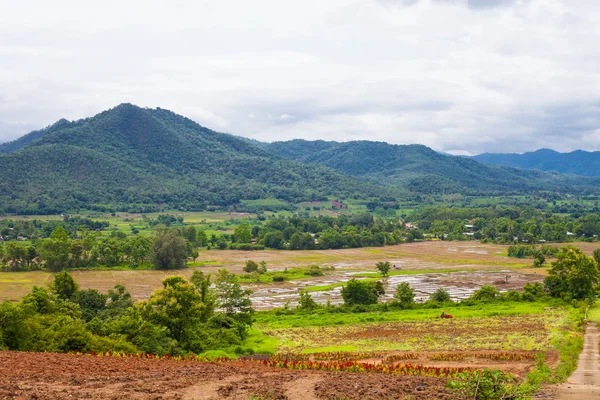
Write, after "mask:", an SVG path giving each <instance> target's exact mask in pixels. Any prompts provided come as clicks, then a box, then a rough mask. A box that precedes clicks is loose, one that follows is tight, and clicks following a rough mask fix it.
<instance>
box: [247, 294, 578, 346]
mask: <svg viewBox="0 0 600 400" xmlns="http://www.w3.org/2000/svg"><path fill="white" fill-rule="evenodd" d="M447 310H448V312H451V313H452V314H453V315H454V319H451V320H442V319H439V318H438V317H439V314H440V310H438V309H418V310H404V311H394V312H380V313H375V312H371V313H360V314H312V315H310V317H308V316H307V315H275V314H274V313H272V312H266V313H259V314H257V317H256V325H255V326H256V328H257V329H259V330H261V331H262V332H264V333H265V334H267V335H269V336H272V337H274V338H276V339H277V340H278V342H279V347H280V348H286V349H292V350H294V351H297V352H305V353H314V352H337V351H351V352H356V351H361V352H365V351H451V350H452V351H457V350H460V351H472V350H473V351H474V350H478V351H481V350H503V351H509V350H510V351H512V350H526V351H547V350H552V349H554V348H556V347H557V346H558V345H559V343H558V342H559V341H560V339H561V338H562V336H563V335H564V333H565V332H568V331H574V329H575V328H574V326H575V325H574V323H573V321H574V319H575V318H576V316H577V315H578V314H577V313H578V312H577V311H573V310H568V309H566V308H564V307H553V306H551V305H549V304H544V303H496V304H487V305H482V306H477V307H455V308H449V309H447Z"/></svg>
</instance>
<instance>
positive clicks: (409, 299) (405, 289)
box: [394, 282, 415, 308]
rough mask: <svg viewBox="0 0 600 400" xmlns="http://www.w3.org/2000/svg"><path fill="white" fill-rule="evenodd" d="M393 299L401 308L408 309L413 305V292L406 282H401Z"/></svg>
mask: <svg viewBox="0 0 600 400" xmlns="http://www.w3.org/2000/svg"><path fill="white" fill-rule="evenodd" d="M394 299H396V301H397V302H398V304H399V305H400V306H401V307H402V308H408V307H410V306H411V305H412V304H414V303H415V291H414V290H413V288H411V287H410V285H409V284H408V282H402V283H400V284H399V285H398V286H397V287H396V293H395V294H394Z"/></svg>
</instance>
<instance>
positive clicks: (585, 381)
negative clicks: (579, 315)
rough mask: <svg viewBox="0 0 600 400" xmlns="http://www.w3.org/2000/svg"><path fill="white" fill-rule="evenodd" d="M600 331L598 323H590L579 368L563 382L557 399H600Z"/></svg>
mask: <svg viewBox="0 0 600 400" xmlns="http://www.w3.org/2000/svg"><path fill="white" fill-rule="evenodd" d="M598 338H600V333H599V331H598V327H597V326H596V324H589V325H588V328H587V330H586V333H585V338H584V345H583V351H582V352H581V355H580V356H579V362H578V364H577V370H575V372H574V373H573V375H571V376H570V377H569V379H568V380H567V382H565V383H563V384H562V385H561V386H560V387H559V389H558V392H557V394H556V400H592V399H594V400H597V399H600V356H599V355H598Z"/></svg>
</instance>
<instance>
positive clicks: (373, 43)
mask: <svg viewBox="0 0 600 400" xmlns="http://www.w3.org/2000/svg"><path fill="white" fill-rule="evenodd" d="M597 21H600V1H597V0H326V1H323V0H303V1H292V0H252V1H247V0H214V1H212V0H211V1H202V0H194V1H191V0H190V1H183V0H168V1H159V0H143V1H141V0H127V1H123V0H119V1H113V0H102V1H97V0H86V1H66V0H53V1H51V2H50V1H45V0H39V1H30V0H19V1H14V0H0V142H4V141H10V140H13V139H15V138H17V137H19V136H22V135H23V134H26V133H27V132H29V131H31V130H34V129H40V128H43V127H45V126H48V125H50V124H52V123H53V122H55V121H57V120H58V119H60V118H66V119H69V120H75V119H80V118H86V117H90V116H93V115H95V114H97V113H99V112H101V111H103V110H106V109H109V108H112V107H114V106H116V105H118V104H120V103H124V102H128V103H133V104H136V105H139V106H143V107H161V108H167V109H170V110H172V111H175V112H177V113H179V114H182V115H185V116H187V117H189V118H191V119H193V120H195V121H197V122H198V123H200V124H201V125H203V126H206V127H208V128H211V129H213V130H216V131H220V132H227V133H232V134H235V135H239V136H245V137H251V138H254V139H257V140H262V141H276V140H288V139H294V138H302V139H307V140H316V139H323V140H336V141H348V140H377V141H385V142H389V143H395V144H411V143H419V144H424V145H427V146H429V147H431V148H433V149H435V150H437V151H442V152H447V153H451V154H478V153H482V152H502V153H505V152H518V153H521V152H525V151H532V150H536V149H538V148H551V149H554V150H557V151H572V150H575V149H584V150H600V45H599V43H600V24H598V23H597Z"/></svg>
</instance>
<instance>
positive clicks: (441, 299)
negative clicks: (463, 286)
mask: <svg viewBox="0 0 600 400" xmlns="http://www.w3.org/2000/svg"><path fill="white" fill-rule="evenodd" d="M429 301H435V302H437V303H445V302H448V301H451V299H450V294H449V293H448V291H447V290H446V289H444V288H439V289H438V290H436V291H435V292H433V293H431V295H430V296H429Z"/></svg>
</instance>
